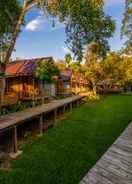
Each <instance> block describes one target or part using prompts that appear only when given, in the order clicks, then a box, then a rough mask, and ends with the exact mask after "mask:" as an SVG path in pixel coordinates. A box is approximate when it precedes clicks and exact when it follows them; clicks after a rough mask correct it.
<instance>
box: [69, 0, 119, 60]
mask: <svg viewBox="0 0 132 184" xmlns="http://www.w3.org/2000/svg"><path fill="white" fill-rule="evenodd" d="M93 2H94V3H93ZM78 12H79V13H78ZM114 30H115V23H114V21H112V20H111V17H109V16H106V15H105V14H104V10H103V3H101V2H100V3H99V2H97V1H91V0H84V1H82V0H79V1H77V2H76V5H74V6H72V11H71V18H70V19H69V20H68V23H67V24H66V34H67V40H66V43H67V45H68V47H69V48H70V49H71V50H72V52H73V53H74V55H75V56H77V60H82V58H83V51H84V48H85V46H86V45H88V44H89V43H91V42H96V43H97V44H98V45H100V55H101V56H104V55H106V52H107V51H109V45H108V39H109V38H110V37H111V36H112V33H113V32H114Z"/></svg>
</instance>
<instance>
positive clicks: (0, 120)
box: [0, 96, 83, 132]
mask: <svg viewBox="0 0 132 184" xmlns="http://www.w3.org/2000/svg"><path fill="white" fill-rule="evenodd" d="M82 98H83V96H73V97H69V98H66V99H61V100H56V101H53V102H51V103H48V104H43V105H41V106H38V107H34V108H29V109H26V110H24V111H21V112H16V113H12V114H10V115H6V116H2V117H0V132H1V131H4V130H6V129H9V128H11V127H13V126H14V125H18V124H20V123H23V122H27V121H28V120H30V119H33V118H34V117H36V116H40V115H41V114H43V113H48V112H51V111H54V110H55V109H57V108H59V107H63V106H64V105H67V104H68V103H72V102H76V101H77V100H81V99H82ZM27 123H28V122H27Z"/></svg>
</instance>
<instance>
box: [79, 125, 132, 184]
mask: <svg viewBox="0 0 132 184" xmlns="http://www.w3.org/2000/svg"><path fill="white" fill-rule="evenodd" d="M80 184H132V123H130V125H129V126H128V127H127V128H126V130H125V131H124V132H123V133H122V135H121V136H120V137H119V138H118V139H117V140H116V141H115V143H114V144H113V145H112V146H111V147H110V148H109V150H108V151H107V152H106V153H105V154H104V155H103V156H102V158H101V159H100V160H99V161H98V162H97V163H96V165H95V166H94V167H93V168H92V169H91V170H90V171H89V172H88V174H87V175H86V176H85V177H84V178H83V179H82V181H81V182H80Z"/></svg>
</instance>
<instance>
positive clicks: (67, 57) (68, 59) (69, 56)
mask: <svg viewBox="0 0 132 184" xmlns="http://www.w3.org/2000/svg"><path fill="white" fill-rule="evenodd" d="M71 61H72V56H71V54H66V55H65V62H66V65H67V67H69V66H70V64H71Z"/></svg>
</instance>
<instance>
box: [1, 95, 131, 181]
mask: <svg viewBox="0 0 132 184" xmlns="http://www.w3.org/2000/svg"><path fill="white" fill-rule="evenodd" d="M131 120H132V96H125V95H124V96H121V95H117V96H115V95H113V96H112V95H111V96H107V97H105V98H103V99H102V100H101V101H99V102H96V103H89V104H84V105H82V106H81V107H80V108H78V109H75V110H74V111H73V113H71V114H68V115H67V118H66V119H65V120H63V121H62V122H60V123H59V124H58V125H57V126H56V127H54V128H52V129H50V130H49V131H48V132H47V133H45V134H44V135H43V137H41V138H38V139H35V140H34V141H32V143H27V144H26V145H25V146H24V147H23V150H24V152H23V154H22V155H21V157H19V159H18V160H16V161H13V163H12V165H13V170H12V171H11V172H9V173H3V172H1V173H0V184H78V183H79V181H80V180H81V178H82V177H83V176H84V175H85V174H86V173H87V171H88V170H89V169H90V168H91V167H92V166H93V165H94V164H95V163H96V161H97V160H98V159H99V158H100V157H101V155H102V154H103V153H104V152H105V151H106V150H107V149H108V147H109V146H110V145H111V144H112V143H113V141H114V140H115V139H116V138H117V137H118V136H119V135H120V133H121V132H122V131H123V130H124V128H125V127H126V126H127V125H128V123H129V122H130V121H131Z"/></svg>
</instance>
